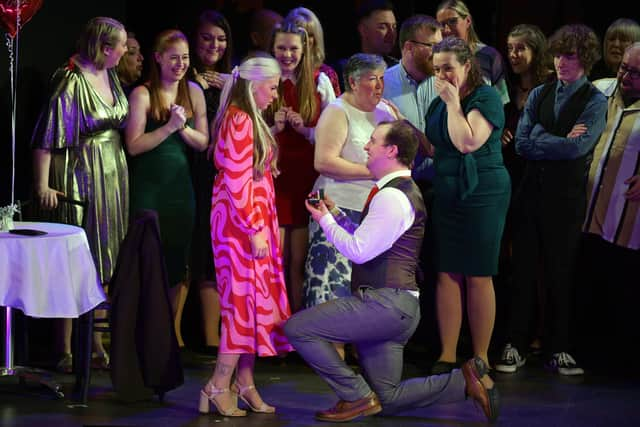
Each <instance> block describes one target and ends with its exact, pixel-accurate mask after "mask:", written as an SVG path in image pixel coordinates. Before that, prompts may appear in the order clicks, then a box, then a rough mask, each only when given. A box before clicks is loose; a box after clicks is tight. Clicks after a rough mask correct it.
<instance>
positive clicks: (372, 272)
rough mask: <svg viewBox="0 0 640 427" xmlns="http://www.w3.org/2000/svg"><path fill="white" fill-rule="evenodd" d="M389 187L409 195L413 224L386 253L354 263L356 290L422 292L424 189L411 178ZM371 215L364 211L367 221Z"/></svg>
mask: <svg viewBox="0 0 640 427" xmlns="http://www.w3.org/2000/svg"><path fill="white" fill-rule="evenodd" d="M387 187H391V188H397V189H398V190H400V191H402V192H403V193H404V194H405V195H406V196H407V198H408V199H409V202H410V203H411V205H412V206H413V210H414V212H415V218H414V220H413V224H412V225H411V227H409V229H408V230H407V231H405V232H404V234H402V235H401V236H400V237H399V238H398V240H396V241H395V242H394V243H393V246H391V247H390V248H389V249H388V250H386V251H385V252H383V253H381V254H380V255H378V256H377V257H375V258H373V259H372V260H369V261H367V262H365V263H364V264H355V263H353V270H352V273H351V289H352V291H355V290H357V289H358V288H359V287H360V286H370V287H372V288H385V287H386V288H399V289H408V290H414V291H415V290H418V285H417V283H416V272H417V269H418V258H419V256H420V248H421V247H422V239H423V237H424V225H425V221H426V218H427V210H426V208H425V206H424V201H423V200H422V194H421V193H420V189H419V188H418V186H417V185H416V184H415V182H413V180H412V179H410V178H408V177H398V178H394V179H392V180H391V181H389V182H388V183H387V184H386V185H385V186H384V187H383V188H387ZM381 190H382V189H381ZM386 208H387V209H394V207H393V206H387V207H386ZM368 212H369V208H368V207H366V208H365V210H364V211H363V212H362V219H363V220H364V218H365V217H366V216H367V213H368ZM378 232H379V233H384V232H385V230H379V231H378Z"/></svg>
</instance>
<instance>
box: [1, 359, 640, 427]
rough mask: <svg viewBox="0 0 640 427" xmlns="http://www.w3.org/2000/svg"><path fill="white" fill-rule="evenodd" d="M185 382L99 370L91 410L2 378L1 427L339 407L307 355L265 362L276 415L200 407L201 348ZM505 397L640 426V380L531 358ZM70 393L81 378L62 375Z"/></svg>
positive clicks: (301, 415)
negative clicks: (146, 391) (156, 385)
mask: <svg viewBox="0 0 640 427" xmlns="http://www.w3.org/2000/svg"><path fill="white" fill-rule="evenodd" d="M184 356H185V357H184V364H185V384H184V385H183V386H181V387H180V388H178V389H176V390H173V391H171V392H169V393H167V394H166V395H165V399H164V402H162V403H160V402H158V401H157V400H155V401H149V402H144V403H136V404H124V403H121V402H119V401H118V400H117V399H116V396H115V394H114V393H113V391H112V389H111V383H110V379H109V374H108V372H105V371H93V375H92V386H91V391H90V400H89V404H88V407H86V408H70V407H69V401H66V400H65V399H57V398H55V397H54V396H53V394H52V393H50V392H49V390H47V389H46V388H44V387H42V386H40V385H39V384H31V383H27V384H26V385H21V384H18V381H17V380H16V379H15V378H11V377H5V378H0V402H1V403H0V426H2V427H17V426H25V427H26V426H29V427H34V426H53V427H72V426H73V427H75V426H85V427H89V426H102V427H107V426H120V427H125V426H153V427H161V426H198V427H204V426H221V425H224V426H243V427H251V426H255V427H285V426H286V427H297V426H327V425H328V424H327V423H322V422H319V421H315V420H314V418H313V414H314V411H316V410H319V409H325V408H327V407H330V406H332V405H333V404H334V403H335V401H336V398H335V396H334V395H333V393H332V392H331V391H330V389H329V388H328V387H327V386H326V385H325V383H324V382H323V381H321V380H320V378H319V377H318V376H317V375H315V374H314V373H313V372H312V371H311V370H310V369H309V368H308V367H307V366H306V365H305V364H304V363H303V362H301V361H299V360H295V359H294V360H289V361H283V360H274V359H261V360H259V361H258V364H257V369H256V383H257V384H258V387H259V389H260V391H261V392H262V395H263V397H264V399H265V400H266V401H267V402H269V403H270V404H273V405H275V406H276V407H277V409H278V412H277V414H275V415H263V414H250V415H249V416H248V417H245V418H236V419H232V418H224V417H221V416H219V415H217V414H214V413H212V414H209V415H201V414H199V413H198V411H197V404H198V402H197V401H198V395H199V390H200V388H201V387H202V385H203V384H204V383H205V382H206V380H207V378H208V376H209V375H210V373H211V369H212V366H213V365H212V364H211V363H207V362H206V360H205V359H203V358H201V357H199V356H197V355H196V354H195V353H187V354H185V355H184ZM426 369H427V366H421V363H420V362H419V361H411V362H408V363H406V365H405V376H418V375H420V374H421V373H423V372H424V370H426ZM494 377H495V379H496V381H497V384H498V386H499V388H500V393H501V395H502V399H503V405H502V412H501V416H500V419H499V420H498V422H497V423H496V424H495V425H504V426H531V427H533V426H540V427H551V426H565V427H571V426H618V427H619V426H637V425H640V413H639V409H638V404H639V402H640V380H638V378H637V377H633V378H624V376H622V375H621V376H619V377H612V376H608V375H603V374H595V373H592V372H589V371H587V373H586V374H585V375H584V377H580V378H566V377H560V376H558V375H553V374H551V373H548V372H546V371H545V370H544V369H543V368H542V366H541V364H540V363H539V362H536V361H535V360H534V361H530V362H528V364H527V365H526V366H525V367H524V368H522V369H521V370H519V371H518V372H517V373H516V374H513V375H505V374H498V373H496V374H495V375H494ZM55 378H56V380H57V381H58V382H60V383H61V384H62V385H63V387H64V389H65V392H70V391H71V387H72V385H73V381H74V377H73V376H71V375H56V376H55ZM484 424H486V420H485V418H484V416H483V414H482V412H481V411H480V410H479V409H478V408H476V407H475V406H474V404H473V403H472V401H464V402H460V403H456V404H449V405H440V406H431V407H428V408H422V409H416V410H413V411H411V412H405V413H402V414H401V415H396V416H390V417H379V416H374V417H368V418H363V419H359V420H355V421H352V422H351V423H350V425H352V426H365V425H366V426H376V427H383V426H384V427H387V426H407V427H412V426H440V427H441V426H478V425H484Z"/></svg>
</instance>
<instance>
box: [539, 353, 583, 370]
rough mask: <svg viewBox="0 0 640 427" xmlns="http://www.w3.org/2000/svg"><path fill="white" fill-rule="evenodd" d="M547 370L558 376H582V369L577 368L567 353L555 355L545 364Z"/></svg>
mask: <svg viewBox="0 0 640 427" xmlns="http://www.w3.org/2000/svg"><path fill="white" fill-rule="evenodd" d="M546 366H547V368H548V369H550V370H551V371H553V372H557V373H559V374H560V375H582V374H584V369H582V368H581V367H579V366H578V364H577V363H576V361H575V359H574V358H573V357H571V355H570V354H569V353H565V352H562V353H555V354H554V355H553V356H551V360H549V361H548V362H547V364H546Z"/></svg>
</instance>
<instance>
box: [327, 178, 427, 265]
mask: <svg viewBox="0 0 640 427" xmlns="http://www.w3.org/2000/svg"><path fill="white" fill-rule="evenodd" d="M400 176H405V177H407V178H410V177H411V171H410V170H408V169H406V170H401V171H397V172H392V173H390V174H388V175H385V176H384V177H382V178H381V179H380V180H379V181H378V182H377V183H376V185H377V186H378V187H379V188H382V189H381V190H380V191H378V193H377V194H376V195H375V196H374V197H373V199H372V200H371V203H370V205H369V213H367V216H366V217H365V218H364V220H363V221H362V223H361V224H360V225H359V226H358V228H356V229H355V231H354V232H353V233H350V232H348V231H347V230H345V229H344V228H342V227H341V226H340V225H339V224H338V223H337V222H336V220H335V218H334V217H333V215H332V214H331V213H328V214H326V215H324V216H323V217H322V218H320V221H319V223H320V226H321V227H322V230H323V231H324V233H325V235H326V236H327V240H329V241H330V242H331V243H333V245H334V246H335V247H336V249H338V251H340V253H341V254H343V255H344V256H345V257H347V258H348V259H349V260H350V261H352V262H355V263H356V264H363V263H365V262H367V261H369V260H371V259H373V258H375V257H377V256H378V255H380V254H381V253H383V252H384V251H386V250H388V249H389V248H391V246H392V245H393V244H394V243H395V241H396V240H398V238H400V236H402V234H404V232H405V231H407V230H408V229H409V227H411V225H412V224H413V221H414V219H415V212H414V210H413V206H412V205H411V202H410V201H409V199H408V198H407V196H406V195H405V194H404V193H403V192H402V191H400V190H398V189H397V188H391V187H390V188H383V187H384V185H385V184H387V183H388V182H389V181H391V180H392V179H394V178H397V177H400ZM329 196H330V195H329Z"/></svg>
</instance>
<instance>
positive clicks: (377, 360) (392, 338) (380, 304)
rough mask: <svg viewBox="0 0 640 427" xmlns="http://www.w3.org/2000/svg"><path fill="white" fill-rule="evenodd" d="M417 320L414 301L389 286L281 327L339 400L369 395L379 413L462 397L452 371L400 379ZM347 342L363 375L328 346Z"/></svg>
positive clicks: (318, 309)
mask: <svg viewBox="0 0 640 427" xmlns="http://www.w3.org/2000/svg"><path fill="white" fill-rule="evenodd" d="M419 321H420V304H419V301H418V298H416V297H415V296H413V295H411V294H410V293H409V292H407V291H403V290H400V289H393V288H382V289H372V288H361V289H360V290H359V291H358V292H357V293H356V294H355V295H353V296H350V297H344V298H338V299H335V300H332V301H328V302H325V303H323V304H320V305H317V306H314V307H311V308H308V309H306V310H302V311H299V312H297V313H296V314H294V315H293V316H292V317H291V318H290V319H289V320H288V321H287V324H286V325H285V328H284V330H285V333H286V335H287V337H288V338H289V341H290V343H291V344H292V345H293V346H294V347H295V349H296V350H297V351H298V353H299V354H300V355H301V356H302V357H303V358H304V360H306V361H307V363H308V364H309V365H311V367H312V368H313V369H314V370H315V371H316V372H317V373H318V375H320V376H321V377H322V378H323V379H324V380H325V381H326V382H327V383H328V384H329V386H330V387H331V388H332V389H333V391H334V392H335V393H336V394H337V395H338V397H339V398H340V399H341V400H346V401H354V400H358V399H362V398H363V397H365V396H366V395H367V394H369V393H370V392H371V389H372V388H373V390H374V391H375V393H376V394H377V395H378V398H379V399H380V402H381V403H382V407H383V413H393V412H397V411H401V410H405V409H411V408H416V407H424V406H429V405H431V404H434V403H450V402H456V401H460V400H463V399H464V398H465V392H464V389H465V381H464V377H463V376H462V372H461V371H460V370H458V369H456V370H454V371H453V372H452V373H450V374H443V375H433V376H430V377H425V378H411V379H407V380H404V381H401V377H402V365H403V351H404V346H405V345H406V343H407V341H408V340H409V338H411V335H413V333H414V332H415V330H416V327H417V326H418V322H419ZM334 342H338V343H351V344H354V345H355V346H356V349H357V351H358V358H359V363H360V366H361V368H362V370H363V371H364V375H365V377H366V380H365V378H363V377H362V376H361V375H359V374H356V373H355V372H354V371H353V369H351V368H349V366H348V365H347V364H346V363H345V362H344V361H343V360H342V359H340V356H339V355H338V352H337V351H336V350H335V348H334V347H333V345H332V343H334Z"/></svg>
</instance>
